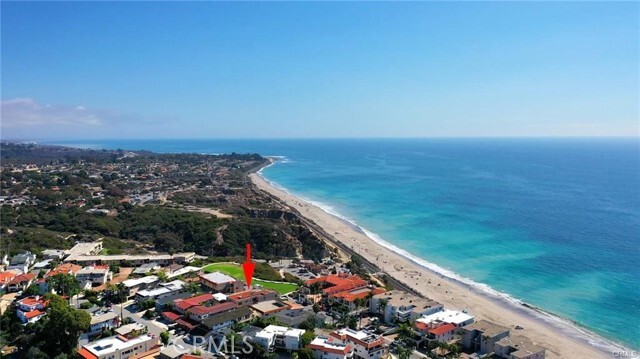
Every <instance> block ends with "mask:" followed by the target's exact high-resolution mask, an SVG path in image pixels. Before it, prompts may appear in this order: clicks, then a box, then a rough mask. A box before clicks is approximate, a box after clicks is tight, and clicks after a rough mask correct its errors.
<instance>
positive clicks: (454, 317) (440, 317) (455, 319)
mask: <svg viewBox="0 0 640 359" xmlns="http://www.w3.org/2000/svg"><path fill="white" fill-rule="evenodd" d="M474 318H475V317H474V316H472V315H469V314H467V313H463V312H459V311H457V310H449V309H444V310H442V311H439V312H437V313H433V314H430V315H427V316H424V317H422V318H419V319H418V320H416V321H417V322H423V323H427V324H429V323H434V322H443V323H451V324H455V325H459V324H462V323H464V322H467V321H469V320H473V319H474Z"/></svg>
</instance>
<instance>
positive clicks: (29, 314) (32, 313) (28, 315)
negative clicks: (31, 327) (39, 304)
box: [23, 309, 45, 319]
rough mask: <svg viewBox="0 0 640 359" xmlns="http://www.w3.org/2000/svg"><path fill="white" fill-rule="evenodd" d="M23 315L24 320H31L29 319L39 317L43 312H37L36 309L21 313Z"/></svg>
mask: <svg viewBox="0 0 640 359" xmlns="http://www.w3.org/2000/svg"><path fill="white" fill-rule="evenodd" d="M23 313H24V316H25V318H27V319H31V318H34V317H37V316H39V315H43V314H45V312H43V311H41V310H38V309H36V310H32V311H30V312H23Z"/></svg>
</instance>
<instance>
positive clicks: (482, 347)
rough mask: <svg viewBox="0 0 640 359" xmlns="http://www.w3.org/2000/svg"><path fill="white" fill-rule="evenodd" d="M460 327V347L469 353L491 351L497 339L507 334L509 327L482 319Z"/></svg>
mask: <svg viewBox="0 0 640 359" xmlns="http://www.w3.org/2000/svg"><path fill="white" fill-rule="evenodd" d="M462 329H463V330H462V348H463V349H464V350H465V351H467V352H469V353H479V354H486V353H489V352H492V351H493V349H494V345H495V343H496V342H497V341H499V340H500V339H502V338H505V337H508V336H509V328H507V327H504V326H502V325H499V324H496V323H493V322H490V321H488V320H484V319H481V320H479V321H477V322H475V323H472V324H469V325H467V326H464V327H463V328H462Z"/></svg>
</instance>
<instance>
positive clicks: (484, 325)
mask: <svg viewBox="0 0 640 359" xmlns="http://www.w3.org/2000/svg"><path fill="white" fill-rule="evenodd" d="M464 329H466V330H477V331H479V332H482V334H483V335H488V336H489V337H495V336H496V335H498V334H500V333H503V332H506V331H509V328H507V327H504V326H502V325H500V324H496V323H494V322H490V321H488V320H484V319H481V320H479V321H477V322H475V323H472V324H469V325H465V326H464Z"/></svg>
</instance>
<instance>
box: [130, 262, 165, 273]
mask: <svg viewBox="0 0 640 359" xmlns="http://www.w3.org/2000/svg"><path fill="white" fill-rule="evenodd" d="M160 268H161V267H160V265H159V264H158V263H157V262H151V263H145V264H143V265H141V266H139V267H138V268H136V269H134V270H133V273H131V274H133V275H139V276H142V275H146V274H148V273H151V272H153V271H156V270H158V269H160Z"/></svg>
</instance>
